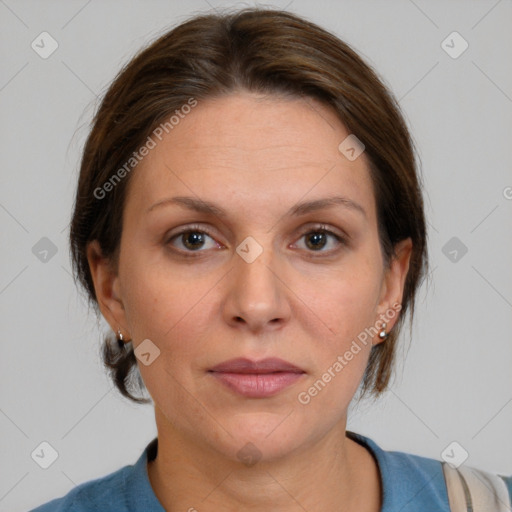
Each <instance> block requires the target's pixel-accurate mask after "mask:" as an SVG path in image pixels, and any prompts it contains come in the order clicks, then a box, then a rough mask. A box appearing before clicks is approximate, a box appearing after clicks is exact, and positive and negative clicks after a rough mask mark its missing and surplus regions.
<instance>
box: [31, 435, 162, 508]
mask: <svg viewBox="0 0 512 512" xmlns="http://www.w3.org/2000/svg"><path fill="white" fill-rule="evenodd" d="M157 443H158V439H157V438H155V439H153V440H152V441H151V442H150V443H149V444H148V445H147V446H146V449H145V450H144V451H143V453H142V454H141V455H140V457H139V459H138V460H137V462H136V463H135V464H133V465H127V466H124V467H122V468H121V469H118V470H117V471H115V472H113V473H110V474H108V475H106V476H104V477H101V478H97V479H95V480H90V481H88V482H84V483H82V484H80V485H78V486H76V487H75V488H74V489H72V490H71V491H70V492H69V493H68V494H66V495H65V496H63V497H61V498H57V499H55V500H52V501H50V502H48V503H45V504H44V505H41V506H39V507H37V508H35V509H33V510H32V511H31V512H92V511H98V512H100V511H101V512H131V511H139V510H144V511H145V512H164V509H163V507H162V506H161V504H160V502H159V501H158V499H157V497H156V496H155V494H154V492H153V489H152V487H151V483H150V482H149V476H148V473H147V462H148V460H152V459H153V458H154V456H155V454H156V450H157V445H158V444H157Z"/></svg>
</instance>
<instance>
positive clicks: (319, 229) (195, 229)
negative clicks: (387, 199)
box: [165, 224, 347, 258]
mask: <svg viewBox="0 0 512 512" xmlns="http://www.w3.org/2000/svg"><path fill="white" fill-rule="evenodd" d="M189 233H201V234H205V235H208V236H209V237H210V238H212V239H215V238H214V236H213V234H212V233H211V232H210V231H209V230H208V229H206V228H204V227H201V226H198V225H192V226H188V227H186V228H184V229H183V230H181V231H179V232H178V233H175V234H174V235H172V237H170V238H169V239H167V241H166V243H165V245H170V244H171V242H172V241H173V240H175V239H177V238H179V237H180V236H182V235H185V234H189ZM313 233H323V234H325V235H329V236H331V237H333V238H334V239H335V240H336V241H337V242H338V243H339V244H340V245H342V246H343V245H347V239H346V238H345V237H344V236H341V235H339V234H338V233H335V232H334V231H332V230H330V229H329V228H327V226H325V225H324V224H318V225H317V226H313V227H309V228H308V230H307V231H304V232H303V233H302V234H301V235H300V236H299V240H300V239H301V238H302V237H304V236H306V235H310V234H313ZM174 250H175V251H176V252H178V253H179V254H180V255H181V256H184V257H186V258H197V257H200V253H202V252H206V250H197V251H190V250H186V251H184V250H182V249H176V248H174ZM338 250H339V248H336V249H332V250H330V251H322V250H320V251H307V252H309V253H311V254H310V257H312V258H316V257H322V256H326V255H327V256H331V255H332V254H333V253H335V252H337V251H338ZM315 253H316V254H315Z"/></svg>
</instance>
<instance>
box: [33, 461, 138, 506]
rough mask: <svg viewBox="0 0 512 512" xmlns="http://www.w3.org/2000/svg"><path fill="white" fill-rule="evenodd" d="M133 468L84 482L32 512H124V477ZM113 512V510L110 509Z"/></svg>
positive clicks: (122, 469)
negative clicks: (105, 511)
mask: <svg viewBox="0 0 512 512" xmlns="http://www.w3.org/2000/svg"><path fill="white" fill-rule="evenodd" d="M132 469H133V466H124V467H123V468H121V469H119V470H117V471H115V472H113V473H111V474H109V475H106V476H104V477H102V478H97V479H94V480H90V481H88V482H84V483H82V484H80V485H78V486H76V487H75V488H74V489H72V490H71V491H70V492H69V493H68V494H66V495H65V496H62V497H61V498H57V499H54V500H52V501H50V502H48V503H45V504H44V505H41V506H39V507H37V508H36V509H34V510H33V511H32V512H71V511H73V512H89V511H93V510H98V511H99V510H110V509H109V508H107V507H108V506H114V505H115V507H116V508H115V510H116V511H119V512H125V511H127V510H128V509H127V508H126V502H125V500H126V477H127V475H128V474H129V473H130V471H131V470H132ZM112 510H113V509H112Z"/></svg>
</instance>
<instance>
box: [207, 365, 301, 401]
mask: <svg viewBox="0 0 512 512" xmlns="http://www.w3.org/2000/svg"><path fill="white" fill-rule="evenodd" d="M209 373H210V374H211V375H212V376H213V377H214V378H215V379H216V380H218V381H219V382H220V383H221V384H223V385H224V386H226V387H228V388H229V389H230V390H231V391H233V392H235V393H237V394H239V395H242V396H245V397H248V398H267V397H271V396H274V395H276V394H278V393H279V392H281V391H282V390H284V389H285V388H287V387H289V386H291V385H292V384H294V383H295V382H297V380H299V379H300V378H302V376H303V375H304V374H305V373H306V372H305V371H304V370H302V369H301V368H299V367H297V366H295V365H293V364H291V363H289V362H287V361H284V360H282V359H278V358H268V359H263V360H261V361H251V360H250V359H244V358H238V359H231V360H229V361H225V362H223V363H221V364H218V365H216V366H214V367H213V368H211V369H210V370H209Z"/></svg>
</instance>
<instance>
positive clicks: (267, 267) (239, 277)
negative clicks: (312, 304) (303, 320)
mask: <svg viewBox="0 0 512 512" xmlns="http://www.w3.org/2000/svg"><path fill="white" fill-rule="evenodd" d="M233 258H234V268H233V269H232V271H231V272H229V274H228V275H229V277H228V279H229V283H228V292H227V295H226V300H225V302H224V306H223V308H224V312H223V314H224V318H225V320H226V322H227V323H228V324H229V325H231V326H234V327H237V328H239V329H246V330H248V331H250V332H253V333H255V332H259V331H264V330H271V331H272V330H277V329H280V328H282V327H283V326H284V325H285V324H286V323H287V322H288V321H289V319H290V314H291V307H290V303H289V300H288V293H287V291H288V290H289V288H288V287H287V286H286V283H285V279H284V276H283V275H282V271H281V270H282V269H280V268H279V266H278V265H277V264H276V261H273V260H275V258H274V256H273V253H272V251H271V250H270V249H265V250H263V252H262V253H261V254H260V255H259V256H258V257H257V258H256V259H255V260H254V261H252V262H250V263H249V262H248V261H246V260H245V259H244V258H242V257H241V256H240V255H239V254H235V255H234V257H233Z"/></svg>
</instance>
